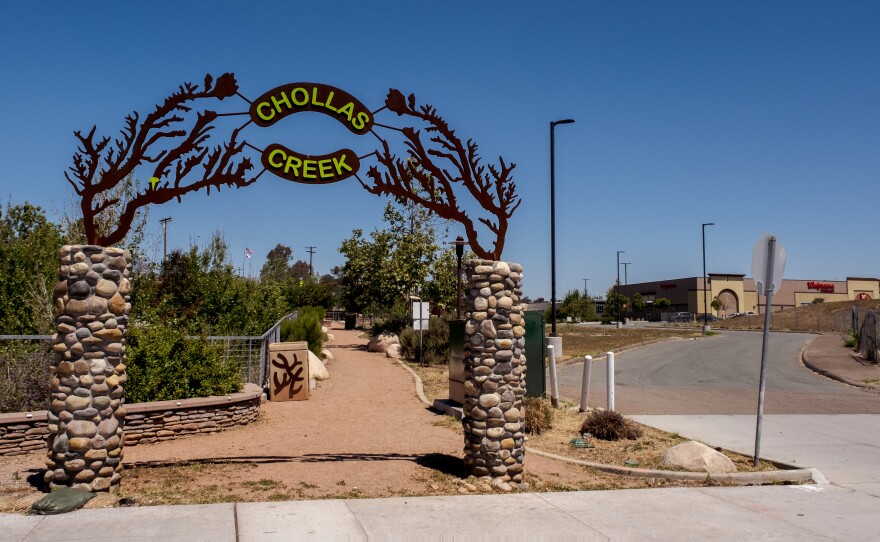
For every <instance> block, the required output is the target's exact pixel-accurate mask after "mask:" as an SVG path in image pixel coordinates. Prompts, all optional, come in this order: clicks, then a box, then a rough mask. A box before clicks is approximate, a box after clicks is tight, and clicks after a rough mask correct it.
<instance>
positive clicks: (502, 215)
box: [361, 89, 522, 260]
mask: <svg viewBox="0 0 880 542" xmlns="http://www.w3.org/2000/svg"><path fill="white" fill-rule="evenodd" d="M385 106H386V107H387V108H388V109H389V110H391V111H393V112H395V113H397V115H398V116H407V117H411V118H414V119H418V120H420V121H423V122H425V123H427V124H428V127H427V128H426V129H425V131H426V132H428V133H431V134H436V135H434V136H433V137H431V138H430V141H431V142H433V143H434V144H435V145H436V147H432V148H427V147H426V146H425V145H424V144H423V143H422V139H421V132H420V131H418V130H415V129H414V128H409V127H407V128H403V130H401V131H402V132H403V135H404V137H405V138H406V142H405V145H406V146H407V148H408V150H409V155H410V158H409V159H408V160H406V161H404V160H401V159H399V158H397V156H395V155H394V154H393V153H392V152H391V150H390V148H389V146H388V143H387V142H386V141H385V140H382V149H381V150H380V151H378V152H377V153H376V155H377V158H378V160H379V163H380V165H381V166H383V169H384V171H382V172H380V171H379V168H378V167H376V166H372V167H370V169H369V171H368V172H367V176H368V177H369V178H370V179H371V180H372V184H367V183H364V182H363V181H361V184H362V185H363V186H364V188H366V189H367V191H369V192H370V193H373V194H376V195H391V196H395V197H398V198H404V199H406V200H409V201H412V202H415V203H418V204H420V205H423V206H424V207H426V208H428V209H430V210H431V211H432V212H434V213H436V214H437V215H439V216H441V217H443V218H446V219H450V220H455V221H457V222H459V223H461V224H462V225H463V226H464V228H465V233H466V235H467V238H468V243H469V245H470V247H471V250H473V252H474V253H475V254H476V255H477V256H479V257H481V258H486V259H492V260H499V259H501V252H502V250H503V249H504V237H505V235H506V234H507V224H508V220H509V219H510V217H511V215H513V213H514V211H516V209H517V208H518V207H519V205H520V203H522V200H521V199H520V197H519V196H518V195H517V193H516V184H515V183H514V182H513V178H512V176H511V172H512V171H513V169H514V168H515V167H516V164H513V163H511V164H510V165H507V164H506V163H505V162H504V159H503V158H500V157H499V159H498V160H499V163H500V164H499V166H497V167H496V166H495V165H492V164H489V165H488V166H484V165H483V164H482V163H481V162H480V156H479V154H478V153H477V144H476V142H474V141H473V140H472V139H469V140H468V141H467V142H466V143H462V141H461V139H459V138H458V136H456V135H455V130H452V129H450V128H449V125H448V124H447V123H446V121H445V120H443V118H442V117H440V115H439V114H437V110H436V109H435V108H434V107H432V106H431V105H422V106H418V107H417V106H416V99H415V96H414V95H412V94H410V95H409V97H408V98H404V96H403V93H401V92H400V91H399V90H397V89H391V90H390V91H389V92H388V97H387V98H386V99H385ZM435 159H442V160H444V161H445V162H447V163H448V164H450V165H451V167H449V168H448V169H447V168H446V167H441V166H439V165H437V163H436V160H435ZM450 171H452V172H451V173H450ZM457 185H460V186H462V187H463V188H464V190H465V191H466V192H467V193H469V194H470V195H471V196H473V198H474V199H476V200H477V201H478V202H479V203H480V205H482V207H483V208H484V209H486V210H488V211H489V212H491V213H492V214H493V215H494V218H495V221H493V220H491V219H487V218H478V220H479V222H481V223H482V224H484V225H485V226H486V227H487V228H488V229H489V231H491V232H492V233H493V234H495V241H494V243H493V247H492V250H488V249H487V248H485V247H484V246H483V245H481V244H480V242H479V240H478V239H477V229H476V224H475V223H474V222H473V220H471V218H470V217H469V216H468V214H467V212H465V211H464V210H463V209H462V208H461V207H460V206H459V200H458V198H457V194H456V192H455V188H456V186H457ZM459 191H460V192H461V191H462V189H459Z"/></svg>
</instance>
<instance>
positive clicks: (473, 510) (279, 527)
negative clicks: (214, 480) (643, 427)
mask: <svg viewBox="0 0 880 542" xmlns="http://www.w3.org/2000/svg"><path fill="white" fill-rule="evenodd" d="M877 510H878V508H877V503H876V499H872V501H866V500H865V499H864V498H863V497H861V496H859V495H858V494H856V493H855V492H853V491H850V490H847V489H843V488H838V487H834V486H771V487H732V488H674V489H649V490H618V491H590V492H570V493H523V494H518V495H485V496H476V495H474V496H456V497H417V498H392V499H363V500H330V501H292V502H279V503H238V504H212V505H199V506H154V507H143V508H128V509H119V508H114V509H100V510H79V511H76V512H72V513H70V514H67V515H63V516H47V517H34V516H17V515H15V516H13V515H0V525H2V531H0V538H2V540H14V541H26V542H38V541H46V542H49V541H51V542H57V541H60V540H68V541H74V540H88V541H90V542H98V541H105V540H106V541H111V540H112V541H135V540H162V541H175V540H181V541H188V542H191V541H197V540H205V541H210V542H222V541H230V542H231V541H249V540H299V539H303V538H309V539H316V540H321V539H323V540H337V539H354V540H365V539H390V540H412V539H426V538H429V539H437V540H450V539H494V540H499V539H505V540H508V539H509V540H534V539H561V538H564V539H577V540H646V539H657V540H672V539H682V538H687V539H703V540H794V539H797V540H818V539H832V540H850V541H852V540H876V539H877V538H878V537H880V522H878V521H877Z"/></svg>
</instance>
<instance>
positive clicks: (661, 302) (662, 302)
mask: <svg viewBox="0 0 880 542" xmlns="http://www.w3.org/2000/svg"><path fill="white" fill-rule="evenodd" d="M670 305H672V301H670V300H669V298H668V297H658V298H657V299H655V300H654V306H655V307H657V308H658V309H668V308H669V306H670Z"/></svg>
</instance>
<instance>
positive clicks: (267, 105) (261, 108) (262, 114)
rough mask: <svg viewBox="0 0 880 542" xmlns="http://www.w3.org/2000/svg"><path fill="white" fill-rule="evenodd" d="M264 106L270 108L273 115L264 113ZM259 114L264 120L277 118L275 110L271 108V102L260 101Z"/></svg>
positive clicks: (258, 105)
mask: <svg viewBox="0 0 880 542" xmlns="http://www.w3.org/2000/svg"><path fill="white" fill-rule="evenodd" d="M263 106H265V107H269V108H270V109H269V112H270V113H271V115H267V114H265V113H263ZM257 116H258V117H260V118H261V119H263V120H272V119H273V118H275V111H273V110H272V109H271V106H270V105H269V102H260V103H259V104H257Z"/></svg>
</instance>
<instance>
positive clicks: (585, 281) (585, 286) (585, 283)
mask: <svg viewBox="0 0 880 542" xmlns="http://www.w3.org/2000/svg"><path fill="white" fill-rule="evenodd" d="M581 280H583V281H584V298H586V297H588V296H587V283H588V282H590V279H581Z"/></svg>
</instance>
